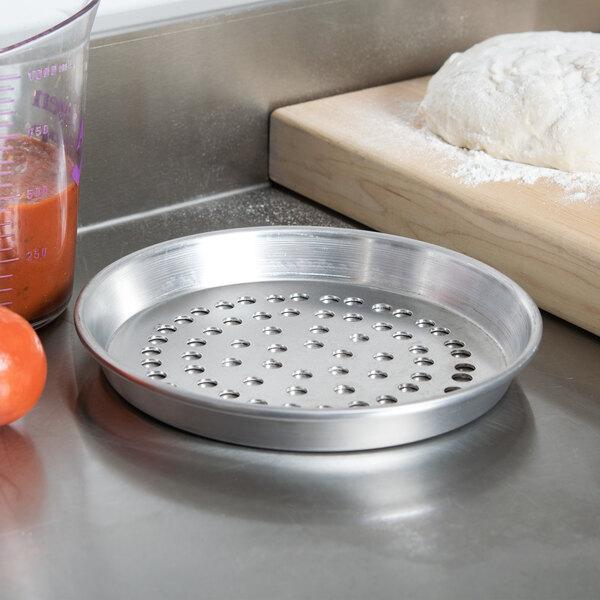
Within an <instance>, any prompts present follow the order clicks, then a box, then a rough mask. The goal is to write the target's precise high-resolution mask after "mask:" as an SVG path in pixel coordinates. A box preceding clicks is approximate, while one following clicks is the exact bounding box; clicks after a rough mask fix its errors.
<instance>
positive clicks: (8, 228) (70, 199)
mask: <svg viewBox="0 0 600 600" xmlns="http://www.w3.org/2000/svg"><path fill="white" fill-rule="evenodd" d="M98 3H99V0H92V1H89V0H87V1H86V2H83V1H81V0H79V1H77V0H70V1H68V0H63V1H62V2H60V1H59V2H56V1H55V2H52V3H50V2H47V0H46V4H53V7H52V9H53V10H55V11H56V10H57V6H58V7H60V5H61V4H62V5H63V6H62V8H63V9H64V8H65V7H66V8H67V10H69V11H70V12H69V13H67V15H66V16H65V17H64V19H63V20H61V21H59V22H58V21H55V22H54V23H52V24H51V25H50V26H49V27H47V28H45V29H43V30H40V31H39V32H38V33H33V32H31V31H27V33H26V35H27V37H23V38H21V40H20V41H13V40H12V39H10V38H9V37H7V35H6V34H4V35H2V32H1V31H0V305H5V306H8V307H9V308H11V309H12V310H14V311H15V312H17V313H19V314H21V315H22V316H24V317H25V318H26V319H28V320H29V321H30V322H31V323H32V324H33V326H34V327H40V326H42V325H44V324H46V323H48V322H49V321H51V320H52V319H54V318H55V317H57V316H58V315H59V314H60V313H61V312H62V311H63V310H64V309H65V307H66V305H67V303H68V301H69V298H70V296H71V291H72V287H73V271H74V263H75V242H76V237H77V205H78V202H79V179H80V174H81V159H82V142H83V107H84V100H85V87H86V76H87V55H88V46H89V35H90V30H91V27H92V23H93V20H94V17H95V13H96V9H97V7H98ZM19 6H20V3H19V2H16V3H11V7H10V8H9V9H8V16H9V19H8V20H9V21H10V15H11V11H12V12H13V13H14V14H15V15H16V14H17V11H19V10H21V11H22V10H25V8H23V9H20V8H19ZM23 6H24V7H26V6H27V2H25V3H24V5H23ZM40 7H43V4H40ZM58 10H60V8H58ZM0 12H2V13H3V14H2V18H5V16H6V15H5V8H3V9H2V10H1V11H0ZM63 14H64V13H63ZM21 17H23V13H21ZM34 18H35V15H34V14H33V13H31V12H30V13H29V16H28V14H27V13H25V15H24V18H22V19H21V23H22V22H27V20H29V22H30V23H31V22H32V19H34ZM17 22H19V19H18V18H15V23H17ZM14 35H15V34H14V32H13V37H14ZM17 35H18V34H17ZM7 41H8V42H9V44H8V45H6V43H7Z"/></svg>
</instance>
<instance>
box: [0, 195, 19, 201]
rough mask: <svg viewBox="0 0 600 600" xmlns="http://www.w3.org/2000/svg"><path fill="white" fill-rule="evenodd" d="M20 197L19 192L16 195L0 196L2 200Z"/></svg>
mask: <svg viewBox="0 0 600 600" xmlns="http://www.w3.org/2000/svg"><path fill="white" fill-rule="evenodd" d="M19 197H20V196H19V194H17V195H16V196H0V200H16V199H17V198H19Z"/></svg>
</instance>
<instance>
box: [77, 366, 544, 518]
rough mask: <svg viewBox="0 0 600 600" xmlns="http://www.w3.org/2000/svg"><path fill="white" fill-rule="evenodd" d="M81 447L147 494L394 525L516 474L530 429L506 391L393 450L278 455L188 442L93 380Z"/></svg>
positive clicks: (255, 514)
mask: <svg viewBox="0 0 600 600" xmlns="http://www.w3.org/2000/svg"><path fill="white" fill-rule="evenodd" d="M77 415H78V417H79V419H80V422H81V424H82V427H83V431H84V432H87V435H85V438H84V439H85V442H86V444H87V445H88V447H89V448H90V450H91V451H92V452H93V453H94V454H95V455H97V456H99V457H100V458H101V459H102V460H103V461H104V462H106V464H107V465H108V466H109V467H110V469H111V470H115V471H117V472H118V473H120V475H121V476H122V477H123V478H125V479H126V480H127V482H128V485H131V484H134V485H136V486H140V487H142V488H144V489H146V490H147V491H148V492H149V493H151V494H153V495H157V496H164V497H165V498H169V499H171V500H174V501H177V502H180V503H184V504H186V505H189V506H192V507H194V508H195V509H196V510H200V511H205V510H206V511H214V512H217V513H223V512H225V513H227V514H231V515H233V516H238V517H240V516H245V517H246V518H252V519H261V520H265V521H283V522H286V521H289V520H290V519H292V520H296V519H298V520H302V522H310V523H325V522H327V523H332V522H339V523H346V522H347V523H351V522H352V523H353V522H355V521H356V520H359V521H361V522H365V523H367V522H369V523H372V522H377V521H382V522H387V523H390V522H393V521H401V520H404V519H413V518H418V517H421V516H424V515H426V514H428V513H431V512H434V511H436V510H438V509H440V508H441V507H442V506H445V505H452V504H454V503H461V502H463V501H464V500H466V498H467V497H468V498H471V499H473V498H474V497H476V496H477V495H478V494H487V493H491V492H492V491H493V489H494V487H495V486H497V485H499V484H501V483H502V481H503V479H504V477H507V476H509V475H510V477H515V476H516V475H517V473H518V470H519V465H520V463H521V461H522V460H524V459H525V458H526V456H527V454H528V451H527V448H528V446H529V444H530V442H531V435H532V431H533V422H532V415H531V412H530V409H529V405H528V403H527V401H526V399H525V398H524V396H523V394H522V392H521V390H520V388H519V386H518V385H516V384H513V385H512V386H511V388H510V389H509V392H508V393H507V395H506V396H505V397H504V398H503V400H502V401H501V402H500V403H499V404H498V405H497V406H496V407H495V408H494V409H492V411H490V412H489V413H488V414H486V415H485V416H483V417H481V418H480V419H479V420H477V421H475V422H473V423H471V424H470V425H467V426H465V427H463V428H461V429H459V430H456V431H454V432H452V433H450V434H446V435H443V436H440V437H437V438H434V439H431V440H428V441H425V442H420V443H417V444H412V445H409V446H404V447H401V448H394V449H386V450H377V451H369V452H358V453H356V452H353V453H346V454H344V453H342V454H320V453H315V454H306V453H299V454H296V453H280V452H272V451H266V450H257V449H247V448H243V447H237V446H231V445H228V444H222V443H219V442H213V441H210V440H207V439H204V438H199V437H195V436H191V435H189V434H186V433H182V432H180V431H178V430H175V429H172V428H170V427H168V426H165V425H163V424H161V423H159V422H158V421H155V420H154V419H152V418H150V417H147V416H146V415H144V414H143V413H141V412H139V411H137V410H136V409H135V408H132V407H131V406H130V405H128V404H127V403H125V402H124V401H123V399H122V398H121V397H120V396H119V395H118V394H117V393H116V392H115V391H114V390H113V389H112V388H111V386H110V385H109V384H108V383H107V381H106V380H105V378H104V377H103V376H102V375H101V374H100V373H99V371H98V372H97V373H96V375H94V376H91V377H90V379H89V380H88V381H87V382H86V385H85V386H84V388H83V389H82V391H81V394H80V396H79V399H78V411H77Z"/></svg>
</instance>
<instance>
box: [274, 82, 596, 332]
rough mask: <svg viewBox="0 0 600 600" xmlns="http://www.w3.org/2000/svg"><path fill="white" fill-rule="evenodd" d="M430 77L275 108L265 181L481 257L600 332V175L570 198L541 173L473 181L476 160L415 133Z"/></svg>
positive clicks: (542, 302) (555, 309) (382, 226)
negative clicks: (527, 177) (530, 180)
mask: <svg viewBox="0 0 600 600" xmlns="http://www.w3.org/2000/svg"><path fill="white" fill-rule="evenodd" d="M427 81H428V78H420V79H414V80H410V81H404V82H400V83H396V84H392V85H386V86H382V87H377V88H370V89H366V90H362V91H359V92H353V93H349V94H343V95H339V96H333V97H330V98H324V99H320V100H315V101H311V102H305V103H302V104H297V105H294V106H288V107H284V108H280V109H278V110H276V111H275V112H274V113H273V114H272V116H271V128H270V165H269V169H270V177H271V179H272V180H273V181H275V182H277V183H279V184H281V185H283V186H285V187H287V188H289V189H291V190H294V191H296V192H298V193H300V194H302V195H304V196H306V197H308V198H310V199H312V200H315V201H316V202H319V203H321V204H324V205H326V206H328V207H330V208H332V209H334V210H336V211H339V212H341V213H343V214H345V215H347V216H349V217H352V218H354V219H356V220H357V221H359V222H361V223H363V224H365V225H368V226H370V227H372V228H374V229H377V230H379V231H383V232H388V233H394V234H398V235H402V236H406V237H411V238H415V239H420V240H424V241H426V242H431V243H434V244H438V245H440V246H444V247H447V248H452V249H454V250H457V251H459V252H462V253H464V254H468V255H470V256H473V257H475V258H477V259H479V260H481V261H483V262H486V263H488V264H489V265H491V266H493V267H495V268H497V269H499V270H500V271H502V272H503V273H505V274H506V275H508V276H509V277H511V278H512V279H514V280H515V281H516V282H518V283H519V284H520V285H521V286H522V287H523V288H525V289H526V290H527V291H528V292H529V294H530V295H531V296H532V297H533V299H534V300H535V301H536V302H537V304H538V305H539V306H540V308H542V309H545V310H547V311H549V312H551V313H553V314H555V315H557V316H559V317H561V318H564V319H566V320H568V321H570V322H572V323H574V324H576V325H578V326H580V327H583V328H585V329H587V330H589V331H591V332H593V333H595V334H596V335H600V183H598V182H600V176H598V178H597V179H596V180H595V181H596V183H593V182H592V183H584V184H580V185H579V187H577V188H576V190H575V192H576V193H574V192H573V189H572V188H570V187H568V186H567V187H565V185H564V184H563V183H560V184H559V183H556V182H555V181H554V180H553V178H548V177H545V178H541V179H537V181H534V182H533V183H523V182H519V181H515V180H512V181H490V180H489V177H488V178H487V179H486V177H487V176H486V177H484V178H483V179H484V181H483V182H481V177H480V178H479V179H477V178H476V182H475V183H473V182H471V181H469V180H468V179H467V177H470V175H469V173H471V174H472V173H476V171H473V169H475V168H476V167H477V164H476V163H474V162H473V159H472V157H473V156H474V155H475V153H467V152H465V151H463V150H459V149H456V148H454V147H452V146H449V145H448V144H445V143H444V142H442V141H441V140H439V138H435V136H433V135H432V134H431V133H429V132H427V130H426V129H424V130H423V129H422V128H423V124H422V122H421V121H420V117H419V116H418V115H417V113H416V107H417V105H418V102H419V101H420V100H421V98H422V97H423V95H424V93H425V89H426V85H427ZM476 154H477V155H479V156H481V153H476ZM483 158H484V159H485V158H486V157H485V155H484V156H483ZM489 160H490V159H489V157H488V161H489ZM493 162H494V165H495V166H498V165H500V164H506V163H501V162H499V161H493ZM509 166H510V167H511V168H512V167H515V168H519V167H520V166H519V165H517V164H515V163H512V164H511V163H509ZM457 169H459V170H460V169H462V173H463V174H462V175H458V174H457ZM465 169H466V172H467V175H465ZM526 169H527V172H528V173H529V174H531V173H532V170H534V171H535V170H536V168H535V167H526ZM535 172H536V173H539V172H540V171H539V170H537V171H535ZM545 172H546V173H548V171H545ZM554 173H558V172H554ZM563 175H565V174H562V175H561V176H563ZM565 176H566V177H571V176H568V175H565ZM569 181H570V180H569ZM573 181H574V182H575V183H576V181H575V180H573Z"/></svg>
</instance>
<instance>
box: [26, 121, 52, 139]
mask: <svg viewBox="0 0 600 600" xmlns="http://www.w3.org/2000/svg"><path fill="white" fill-rule="evenodd" d="M49 131H50V128H49V127H48V125H47V124H45V123H44V124H43V125H34V126H33V127H30V128H29V137H41V136H43V135H48V132H49Z"/></svg>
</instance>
